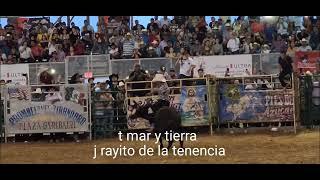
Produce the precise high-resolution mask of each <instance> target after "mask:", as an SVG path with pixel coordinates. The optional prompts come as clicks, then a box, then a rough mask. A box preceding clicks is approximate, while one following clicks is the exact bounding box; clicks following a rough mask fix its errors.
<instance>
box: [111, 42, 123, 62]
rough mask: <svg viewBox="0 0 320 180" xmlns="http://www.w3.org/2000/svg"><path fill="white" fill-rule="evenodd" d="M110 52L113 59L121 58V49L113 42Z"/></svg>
mask: <svg viewBox="0 0 320 180" xmlns="http://www.w3.org/2000/svg"><path fill="white" fill-rule="evenodd" d="M109 54H110V58H111V59H119V58H120V53H119V50H118V48H117V46H116V45H115V44H114V43H113V44H111V49H110V51H109Z"/></svg>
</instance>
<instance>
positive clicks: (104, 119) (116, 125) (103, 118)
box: [91, 91, 127, 139]
mask: <svg viewBox="0 0 320 180" xmlns="http://www.w3.org/2000/svg"><path fill="white" fill-rule="evenodd" d="M91 95H92V96H91V99H92V101H91V107H92V108H91V116H92V134H93V139H99V138H106V137H113V135H114V134H115V133H116V132H118V131H119V130H121V131H122V132H123V131H126V130H127V117H126V114H127V111H126V108H125V93H124V92H123V93H121V92H120V91H99V92H92V94H91Z"/></svg>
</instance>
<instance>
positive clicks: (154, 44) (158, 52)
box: [151, 40, 162, 57]
mask: <svg viewBox="0 0 320 180" xmlns="http://www.w3.org/2000/svg"><path fill="white" fill-rule="evenodd" d="M151 44H152V47H153V49H154V51H155V53H156V57H161V54H162V53H161V49H160V47H159V43H158V41H156V40H154V41H152V43H151Z"/></svg>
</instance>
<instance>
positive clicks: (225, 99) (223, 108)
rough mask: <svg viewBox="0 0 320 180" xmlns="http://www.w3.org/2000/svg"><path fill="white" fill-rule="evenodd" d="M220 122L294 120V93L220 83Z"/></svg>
mask: <svg viewBox="0 0 320 180" xmlns="http://www.w3.org/2000/svg"><path fill="white" fill-rule="evenodd" d="M219 88H220V93H221V94H220V102H219V108H220V110H219V122H220V123H221V122H222V123H223V122H227V121H241V120H244V121H249V122H250V121H261V122H262V121H263V122H267V121H293V114H294V112H293V106H294V101H293V94H292V93H290V92H285V91H272V90H268V91H267V90H245V87H244V86H243V85H235V84H222V85H220V87H219Z"/></svg>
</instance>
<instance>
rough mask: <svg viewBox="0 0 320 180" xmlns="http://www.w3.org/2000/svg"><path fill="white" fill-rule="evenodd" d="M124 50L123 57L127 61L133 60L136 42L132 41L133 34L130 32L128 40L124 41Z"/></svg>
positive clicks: (127, 35) (127, 36)
mask: <svg viewBox="0 0 320 180" xmlns="http://www.w3.org/2000/svg"><path fill="white" fill-rule="evenodd" d="M122 49H123V53H122V56H123V57H124V58H126V59H131V58H132V54H133V49H134V42H133V41H132V39H131V34H130V33H129V32H128V33H127V34H126V39H125V40H124V41H123V45H122Z"/></svg>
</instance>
